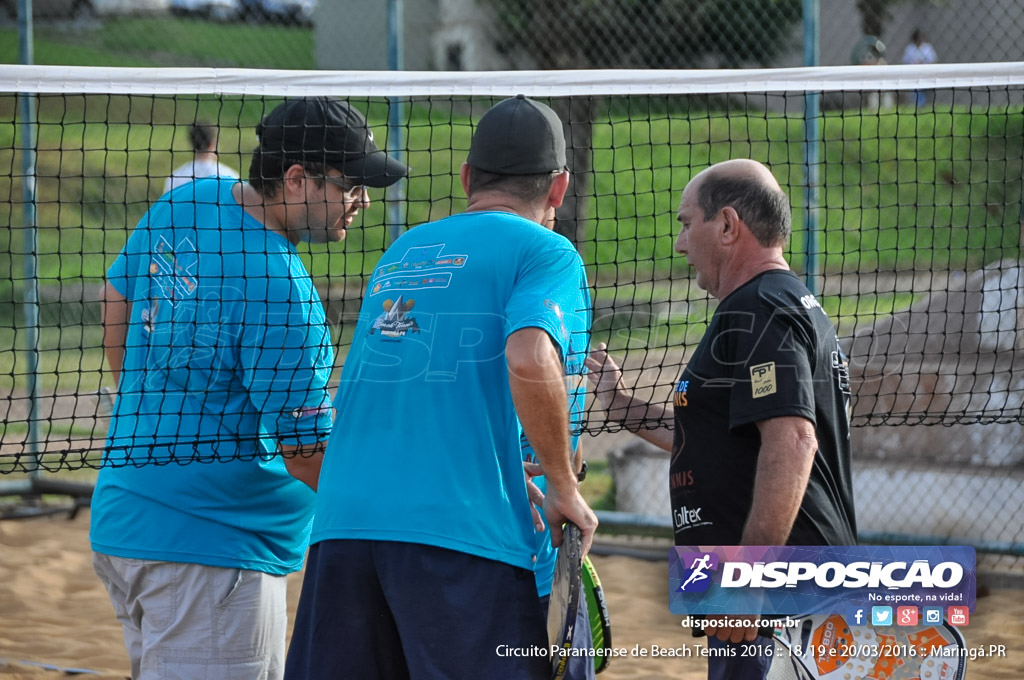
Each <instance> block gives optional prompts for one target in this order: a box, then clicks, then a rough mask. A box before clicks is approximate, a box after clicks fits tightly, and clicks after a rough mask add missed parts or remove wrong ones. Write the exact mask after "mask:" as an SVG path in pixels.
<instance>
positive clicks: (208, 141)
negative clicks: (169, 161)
mask: <svg viewBox="0 0 1024 680" xmlns="http://www.w3.org/2000/svg"><path fill="white" fill-rule="evenodd" d="M188 136H189V139H191V140H192V153H193V154H194V156H193V157H192V160H190V161H189V162H188V163H185V164H184V165H182V166H180V167H179V168H178V169H177V170H175V171H174V172H172V173H171V176H170V177H168V178H167V180H166V181H165V182H164V193H165V194H166V193H168V192H170V191H172V190H174V189H177V188H178V187H180V186H181V185H182V184H188V183H189V182H193V181H195V180H197V179H203V178H204V177H228V178H231V179H238V173H237V172H235V169H234V168H231V167H229V166H227V165H224V164H223V163H221V162H220V159H219V158H218V156H217V126H215V125H210V124H208V123H193V124H192V127H190V128H189V131H188Z"/></svg>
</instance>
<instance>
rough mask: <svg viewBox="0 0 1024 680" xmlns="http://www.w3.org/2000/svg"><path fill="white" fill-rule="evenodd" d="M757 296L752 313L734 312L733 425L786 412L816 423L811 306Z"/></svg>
mask: <svg viewBox="0 0 1024 680" xmlns="http://www.w3.org/2000/svg"><path fill="white" fill-rule="evenodd" d="M794 302H796V303H797V305H796V307H795V308H794V307H793V306H791V305H786V304H780V301H779V300H772V299H764V298H762V297H761V296H757V300H756V303H757V304H755V305H753V306H752V307H750V308H748V311H735V312H730V313H729V317H728V319H727V326H728V328H729V333H728V335H729V338H728V341H729V342H730V344H732V352H731V354H732V357H733V358H734V364H733V367H732V377H733V380H734V383H733V389H732V393H731V395H730V399H729V428H730V429H732V430H736V429H738V428H740V427H743V426H745V425H750V424H753V423H757V422H759V421H762V420H768V419H769V418H778V417H781V416H800V417H803V418H807V419H808V420H809V421H811V423H812V424H816V422H815V409H814V404H815V401H814V385H813V377H812V375H813V366H812V362H813V361H814V347H815V343H814V337H813V333H814V330H813V326H812V324H811V323H810V322H809V319H808V318H807V313H806V311H807V310H805V309H803V308H802V307H800V306H799V301H794Z"/></svg>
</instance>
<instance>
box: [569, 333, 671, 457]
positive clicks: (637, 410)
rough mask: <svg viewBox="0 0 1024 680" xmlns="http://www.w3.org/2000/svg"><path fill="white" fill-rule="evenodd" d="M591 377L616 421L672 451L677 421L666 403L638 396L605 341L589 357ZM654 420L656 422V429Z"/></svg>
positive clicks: (612, 420) (605, 406) (609, 414)
mask: <svg viewBox="0 0 1024 680" xmlns="http://www.w3.org/2000/svg"><path fill="white" fill-rule="evenodd" d="M586 364H587V369H588V370H589V373H587V380H589V381H590V384H591V386H593V388H594V394H595V395H596V396H597V399H598V401H600V402H601V406H603V407H604V410H605V411H606V412H607V414H608V415H607V418H608V420H609V421H611V422H613V423H622V425H624V426H625V428H626V429H627V430H629V431H630V432H632V433H634V434H636V436H638V437H640V438H641V439H644V440H646V441H648V442H650V443H651V444H654V445H655V446H657V447H658V448H659V449H662V450H663V451H668V452H669V453H671V452H672V442H673V430H674V429H675V421H674V420H673V418H672V413H671V412H670V411H669V410H668V409H667V408H666V407H665V405H664V404H648V403H646V402H644V401H639V400H637V399H634V397H633V391H632V390H630V389H627V388H626V385H625V383H624V382H623V381H622V369H621V368H620V367H619V365H618V364H617V363H616V362H615V360H614V359H612V357H611V355H610V354H608V348H607V346H606V345H605V344H604V343H603V342H601V343H598V345H597V348H596V349H594V350H593V351H592V352H591V353H590V356H589V357H587V359H586ZM651 424H653V425H654V427H653V429H652V428H651Z"/></svg>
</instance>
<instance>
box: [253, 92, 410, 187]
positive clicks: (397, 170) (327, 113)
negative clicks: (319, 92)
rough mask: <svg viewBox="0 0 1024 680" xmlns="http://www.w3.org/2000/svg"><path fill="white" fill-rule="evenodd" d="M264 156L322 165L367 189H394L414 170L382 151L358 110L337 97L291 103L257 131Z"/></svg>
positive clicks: (302, 99)
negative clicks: (391, 187)
mask: <svg viewBox="0 0 1024 680" xmlns="http://www.w3.org/2000/svg"><path fill="white" fill-rule="evenodd" d="M256 136H257V137H259V139H260V146H259V148H260V151H262V152H263V153H266V154H276V155H280V156H282V157H284V158H290V159H295V160H297V161H309V162H311V163H322V164H324V165H327V166H330V167H332V168H335V169H336V170H338V172H340V173H341V174H342V175H344V176H345V177H348V178H349V179H351V180H353V181H355V182H357V183H359V184H364V185H366V186H371V187H386V186H391V185H392V184H394V183H395V182H397V181H398V180H400V179H401V178H403V177H405V176H406V175H408V174H409V168H408V167H406V166H405V165H403V164H401V163H399V162H398V161H396V160H395V159H394V158H390V157H388V155H387V154H385V153H384V152H383V151H381V150H380V149H379V148H377V145H376V144H375V143H374V141H373V132H371V131H370V126H369V125H368V124H367V123H366V118H364V117H363V114H361V113H360V112H359V111H357V110H356V109H354V108H352V107H351V106H349V105H348V103H347V102H343V101H341V100H338V99H333V98H331V97H303V98H301V99H287V100H285V101H284V102H283V103H281V104H280V105H279V106H278V107H277V108H276V109H274V110H273V111H271V112H270V113H269V114H268V115H267V116H266V117H264V118H263V121H262V122H261V123H260V124H259V125H257V126H256Z"/></svg>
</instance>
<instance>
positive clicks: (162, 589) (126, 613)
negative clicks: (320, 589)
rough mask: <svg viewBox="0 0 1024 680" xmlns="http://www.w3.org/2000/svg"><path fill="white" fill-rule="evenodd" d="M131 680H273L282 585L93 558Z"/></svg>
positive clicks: (280, 670)
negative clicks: (121, 632) (128, 662)
mask: <svg viewBox="0 0 1024 680" xmlns="http://www.w3.org/2000/svg"><path fill="white" fill-rule="evenodd" d="M93 568H95V570H96V573H97V574H98V575H99V577H100V580H101V581H102V582H103V585H104V586H106V588H107V593H108V594H109V595H110V601H111V602H112V603H113V605H114V611H115V613H116V614H117V619H118V620H119V621H120V622H121V625H122V628H123V629H124V642H125V646H126V647H127V648H128V655H129V657H131V663H132V678H134V680H279V679H280V678H281V677H282V676H283V674H284V650H285V634H286V630H287V617H288V614H287V609H286V607H287V605H286V601H285V588H286V580H285V577H284V576H271V575H270V574H264V573H262V572H258V571H249V570H245V569H225V568H222V567H208V566H204V565H201V564H185V563H181V562H154V561H150V560H138V559H129V558H123V557H112V556H110V555H104V554H102V553H96V552H94V553H93Z"/></svg>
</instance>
